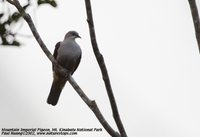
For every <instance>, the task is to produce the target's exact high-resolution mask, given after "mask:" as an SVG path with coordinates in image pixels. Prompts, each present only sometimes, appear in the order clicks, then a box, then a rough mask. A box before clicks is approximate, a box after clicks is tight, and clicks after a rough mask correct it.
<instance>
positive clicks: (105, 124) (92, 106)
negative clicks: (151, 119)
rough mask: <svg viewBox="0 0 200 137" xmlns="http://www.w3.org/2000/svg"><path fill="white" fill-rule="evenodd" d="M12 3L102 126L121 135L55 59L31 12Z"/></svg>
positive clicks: (16, 3)
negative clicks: (28, 12) (38, 30)
mask: <svg viewBox="0 0 200 137" xmlns="http://www.w3.org/2000/svg"><path fill="white" fill-rule="evenodd" d="M7 1H8V2H9V3H10V4H12V5H14V6H15V7H16V8H17V9H18V11H19V12H20V14H21V15H22V16H23V18H24V19H25V20H26V22H27V23H28V25H29V27H30V29H31V31H32V33H33V35H34V37H35V39H36V40H37V42H38V44H39V45H40V47H41V48H42V50H43V51H44V53H45V54H46V56H47V57H48V58H49V60H50V61H51V62H52V63H53V64H54V65H55V66H56V67H58V71H59V72H60V73H61V74H62V75H63V76H68V81H69V83H70V84H71V85H72V86H73V88H74V89H75V91H76V92H77V93H78V94H79V96H80V97H81V98H82V100H83V101H84V102H85V103H86V104H87V105H88V107H89V108H90V109H91V110H92V111H93V113H94V114H95V116H96V117H97V119H98V120H99V122H100V123H101V124H102V126H103V127H104V128H105V129H106V131H107V132H108V133H109V134H110V135H111V136H113V137H120V135H119V133H118V132H116V131H114V130H113V129H112V127H111V126H110V125H109V124H108V122H107V121H106V120H105V119H104V117H103V115H102V114H101V112H100V110H99V108H98V106H97V104H96V102H95V101H91V100H90V99H89V98H88V97H87V96H86V95H85V93H84V92H83V90H82V89H81V88H80V87H79V85H78V84H77V83H76V81H75V80H74V79H73V78H72V76H71V75H69V74H68V70H66V69H64V68H63V67H61V66H60V65H59V64H58V63H57V61H56V60H55V59H54V57H53V56H52V54H51V53H50V51H49V50H48V49H47V47H46V45H45V44H44V42H43V41H42V39H41V37H40V35H39V33H38V32H37V29H36V28H35V25H34V23H33V21H32V19H31V17H30V15H29V14H27V13H26V12H25V11H24V9H23V8H22V6H21V5H20V3H19V1H18V0H7Z"/></svg>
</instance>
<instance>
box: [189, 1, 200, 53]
mask: <svg viewBox="0 0 200 137" xmlns="http://www.w3.org/2000/svg"><path fill="white" fill-rule="evenodd" d="M188 2H189V4H190V10H191V13H192V18H193V23H194V28H195V34H196V39H197V43H198V48H199V52H200V20H199V13H198V8H197V5H196V2H195V0H188Z"/></svg>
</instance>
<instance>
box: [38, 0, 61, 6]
mask: <svg viewBox="0 0 200 137" xmlns="http://www.w3.org/2000/svg"><path fill="white" fill-rule="evenodd" d="M41 4H50V5H51V6H52V7H57V3H56V2H55V0H38V6H39V5H41Z"/></svg>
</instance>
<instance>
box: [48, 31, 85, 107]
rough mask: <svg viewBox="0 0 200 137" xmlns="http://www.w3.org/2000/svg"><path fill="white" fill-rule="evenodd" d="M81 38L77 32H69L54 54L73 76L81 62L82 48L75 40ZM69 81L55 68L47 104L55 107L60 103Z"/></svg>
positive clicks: (56, 47) (57, 45)
mask: <svg viewBox="0 0 200 137" xmlns="http://www.w3.org/2000/svg"><path fill="white" fill-rule="evenodd" d="M76 38H81V37H80V36H79V34H78V33H77V32H76V31H69V32H68V33H67V34H66V35H65V38H64V40H63V41H61V42H58V43H57V44H56V46H55V50H54V53H53V56H54V58H55V59H56V60H57V62H58V64H59V65H61V66H62V67H64V68H66V69H67V70H69V72H70V73H71V75H72V74H73V73H74V72H75V70H76V69H77V67H78V65H79V63H80V60H81V54H82V52H81V48H80V47H79V45H78V44H77V43H76V41H75V39H76ZM66 81H67V79H66V77H63V76H61V75H60V74H59V73H58V71H56V67H54V66H53V83H52V86H51V91H50V93H49V96H48V99H47V103H48V104H51V105H53V106H55V105H56V104H57V102H58V99H59V96H60V93H61V91H62V89H63V87H64V86H65V83H66Z"/></svg>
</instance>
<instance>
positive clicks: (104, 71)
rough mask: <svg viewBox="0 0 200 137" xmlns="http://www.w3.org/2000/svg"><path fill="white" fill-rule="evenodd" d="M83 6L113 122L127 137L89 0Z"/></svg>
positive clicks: (123, 136) (122, 134)
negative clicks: (98, 42)
mask: <svg viewBox="0 0 200 137" xmlns="http://www.w3.org/2000/svg"><path fill="white" fill-rule="evenodd" d="M85 6H86V12H87V21H88V25H89V31H90V37H91V43H92V48H93V51H94V54H95V57H96V59H97V62H98V64H99V67H100V69H101V73H102V77H103V80H104V84H105V87H106V90H107V94H108V97H109V100H110V104H111V108H112V113H113V117H114V119H115V122H116V124H117V127H118V130H119V131H120V134H121V136H122V137H127V135H126V131H125V129H124V126H123V124H122V122H121V119H120V116H119V112H118V108H117V104H116V101H115V97H114V94H113V91H112V87H111V84H110V79H109V76H108V72H107V68H106V65H105V62H104V58H103V56H102V54H101V53H100V51H99V48H98V45H97V41H96V35H95V28H94V23H93V17H92V9H91V3H90V0H85Z"/></svg>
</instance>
